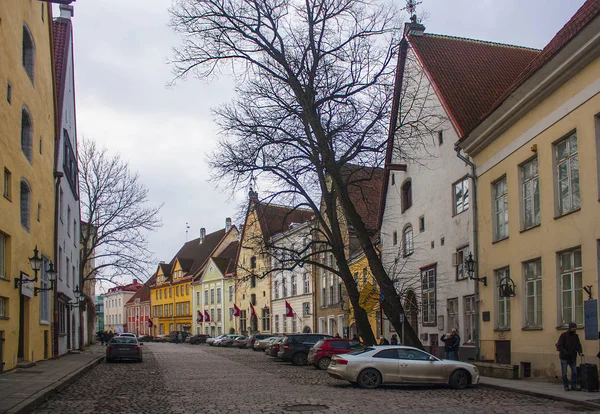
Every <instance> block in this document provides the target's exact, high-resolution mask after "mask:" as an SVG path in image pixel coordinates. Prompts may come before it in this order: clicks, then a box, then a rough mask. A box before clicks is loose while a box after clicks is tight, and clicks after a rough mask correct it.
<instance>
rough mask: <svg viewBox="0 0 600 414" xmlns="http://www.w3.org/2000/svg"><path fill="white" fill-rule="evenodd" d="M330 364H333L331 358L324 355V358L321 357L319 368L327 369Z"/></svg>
mask: <svg viewBox="0 0 600 414" xmlns="http://www.w3.org/2000/svg"><path fill="white" fill-rule="evenodd" d="M329 364H331V358H327V357H323V358H321V359H319V363H318V365H317V368H319V369H325V370H326V369H327V367H328V366H329Z"/></svg>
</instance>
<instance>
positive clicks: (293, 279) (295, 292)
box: [292, 275, 298, 296]
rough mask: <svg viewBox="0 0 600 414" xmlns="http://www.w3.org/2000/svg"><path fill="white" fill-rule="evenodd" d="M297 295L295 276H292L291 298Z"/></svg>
mask: <svg viewBox="0 0 600 414" xmlns="http://www.w3.org/2000/svg"><path fill="white" fill-rule="evenodd" d="M297 294H298V282H297V278H296V276H295V275H292V296H296V295H297Z"/></svg>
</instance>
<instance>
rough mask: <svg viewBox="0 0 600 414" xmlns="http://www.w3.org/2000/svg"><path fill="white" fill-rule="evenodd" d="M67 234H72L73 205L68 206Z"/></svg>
mask: <svg viewBox="0 0 600 414" xmlns="http://www.w3.org/2000/svg"><path fill="white" fill-rule="evenodd" d="M67 234H68V235H69V236H70V235H71V206H67Z"/></svg>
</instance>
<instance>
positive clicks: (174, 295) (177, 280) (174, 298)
mask: <svg viewBox="0 0 600 414" xmlns="http://www.w3.org/2000/svg"><path fill="white" fill-rule="evenodd" d="M179 271H181V267H180V266H179V262H178V261H176V263H175V266H174V267H173V275H174V276H173V279H172V280H168V281H164V282H162V281H161V278H163V277H164V274H163V272H162V270H160V267H159V270H158V272H157V275H156V284H155V285H154V286H151V287H150V308H151V312H152V324H153V327H152V335H159V334H168V333H169V332H170V331H175V330H179V329H178V326H180V327H181V328H182V330H191V327H192V314H191V312H192V310H191V309H192V284H191V277H190V276H185V275H182V277H177V276H176V275H177V274H178V272H179ZM178 303H182V304H183V303H187V304H188V305H187V306H188V307H187V309H189V312H188V311H187V310H186V311H185V312H183V314H181V313H180V314H179V315H178V314H177V304H178ZM156 306H159V307H162V316H159V315H158V314H157V312H156ZM182 306H183V305H182ZM167 309H168V310H167ZM171 309H172V311H171Z"/></svg>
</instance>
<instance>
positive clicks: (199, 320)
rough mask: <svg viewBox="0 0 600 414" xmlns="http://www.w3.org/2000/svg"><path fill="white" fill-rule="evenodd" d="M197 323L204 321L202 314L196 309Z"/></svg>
mask: <svg viewBox="0 0 600 414" xmlns="http://www.w3.org/2000/svg"><path fill="white" fill-rule="evenodd" d="M196 321H197V322H198V323H200V322H204V317H203V316H202V311H198V318H197V319H196Z"/></svg>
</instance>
